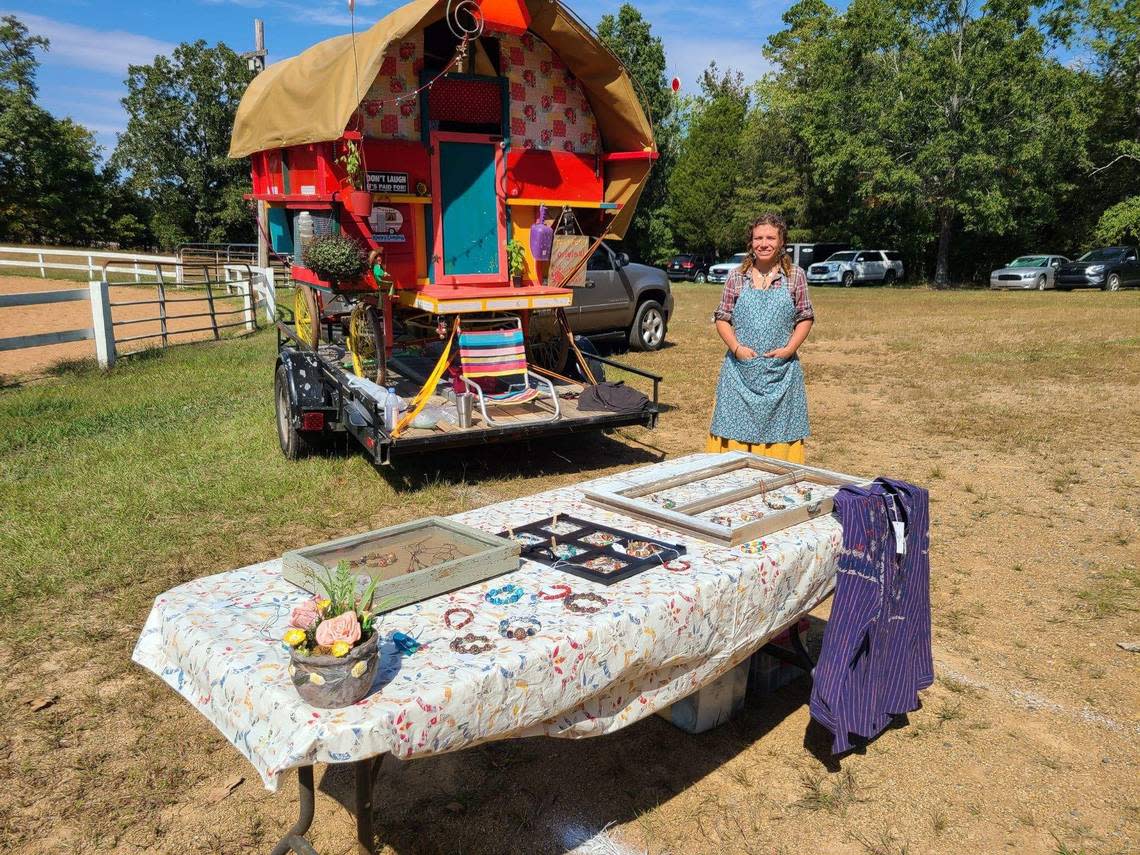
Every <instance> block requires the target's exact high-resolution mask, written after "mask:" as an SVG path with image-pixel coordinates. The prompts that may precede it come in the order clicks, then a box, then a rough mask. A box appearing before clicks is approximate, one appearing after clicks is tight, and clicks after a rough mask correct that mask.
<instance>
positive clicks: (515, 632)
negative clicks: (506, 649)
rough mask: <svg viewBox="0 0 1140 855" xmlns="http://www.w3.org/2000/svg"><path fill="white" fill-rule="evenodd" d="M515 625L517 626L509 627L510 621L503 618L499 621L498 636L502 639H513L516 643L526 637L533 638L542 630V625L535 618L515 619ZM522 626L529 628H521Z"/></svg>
mask: <svg viewBox="0 0 1140 855" xmlns="http://www.w3.org/2000/svg"><path fill="white" fill-rule="evenodd" d="M515 623H517V624H519V625H518V626H511V621H509V620H507V619H506V618H503V619H502V620H501V621H499V635H501V636H502V637H503V638H513V639H515V640H516V641H522V640H523V639H525V638H526V637H527V636H533V635H534V634H535V633H536V632H538V631H539V630H540V629H542V623H541V621H539V619H538V618H536V617H530V616H527V617H520V618H515ZM522 624H529V626H522Z"/></svg>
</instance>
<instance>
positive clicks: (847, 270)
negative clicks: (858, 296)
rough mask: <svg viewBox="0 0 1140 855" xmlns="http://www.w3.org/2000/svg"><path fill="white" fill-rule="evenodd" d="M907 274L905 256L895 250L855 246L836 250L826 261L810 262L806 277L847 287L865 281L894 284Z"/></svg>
mask: <svg viewBox="0 0 1140 855" xmlns="http://www.w3.org/2000/svg"><path fill="white" fill-rule="evenodd" d="M904 273H905V271H904V269H903V262H902V255H900V254H899V253H897V252H894V251H893V250H879V249H860V250H854V249H852V250H846V251H844V252H837V253H835V254H833V255H831V256H830V257H828V259H827V261H824V262H820V263H818V264H813V265H811V266H810V267H809V268H808V269H807V280H808V282H809V283H810V284H812V285H829V284H830V285H842V286H843V287H845V288H850V287H851V286H852V285H855V284H856V283H864V282H881V283H882V284H883V285H892V284H894V283H895V282H897V281H899V280H900V279H902V278H903V274H904Z"/></svg>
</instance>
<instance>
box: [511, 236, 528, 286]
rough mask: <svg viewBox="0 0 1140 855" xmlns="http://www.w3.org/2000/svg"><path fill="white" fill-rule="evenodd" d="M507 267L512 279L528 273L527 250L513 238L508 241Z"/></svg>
mask: <svg viewBox="0 0 1140 855" xmlns="http://www.w3.org/2000/svg"><path fill="white" fill-rule="evenodd" d="M507 267H508V269H509V270H510V272H511V276H512V277H514V276H522V275H523V273H525V272H526V249H525V248H524V247H523V245H522V244H521V243H519V242H518V241H517V240H514V239H513V238H512V239H511V240H509V241H507Z"/></svg>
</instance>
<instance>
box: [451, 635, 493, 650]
mask: <svg viewBox="0 0 1140 855" xmlns="http://www.w3.org/2000/svg"><path fill="white" fill-rule="evenodd" d="M448 646H449V647H450V648H451V649H452V650H454V651H455V652H456V653H486V652H487V651H488V650H490V649H491V648H493V647H494V646H495V643H494V642H493V641H491V639H490V638H488V637H487V636H485V635H475V634H474V633H471V632H469V633H467V634H466V635H458V636H456V637H455V638H453V639H452V640H451V644H450V645H448Z"/></svg>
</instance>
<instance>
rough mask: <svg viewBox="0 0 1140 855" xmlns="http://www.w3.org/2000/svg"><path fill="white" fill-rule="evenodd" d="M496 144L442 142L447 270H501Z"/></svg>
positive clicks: (480, 272) (452, 272)
mask: <svg viewBox="0 0 1140 855" xmlns="http://www.w3.org/2000/svg"><path fill="white" fill-rule="evenodd" d="M495 151H496V149H495V144H494V143H476V142H470V143H469V142H440V143H439V184H440V188H439V197H440V205H441V207H442V208H443V210H442V211H441V212H440V217H441V218H442V221H443V222H442V227H443V228H442V231H443V275H444V276H486V275H495V274H498V273H499V208H498V205H499V200H498V197H497V195H496V193H495Z"/></svg>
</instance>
